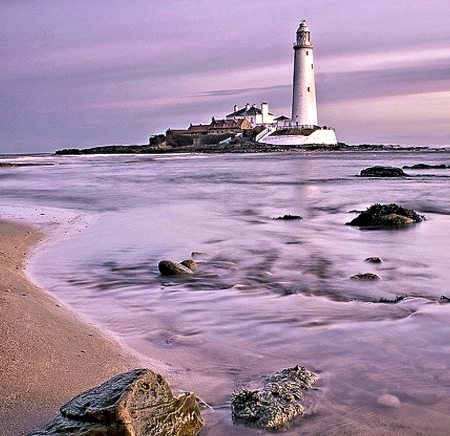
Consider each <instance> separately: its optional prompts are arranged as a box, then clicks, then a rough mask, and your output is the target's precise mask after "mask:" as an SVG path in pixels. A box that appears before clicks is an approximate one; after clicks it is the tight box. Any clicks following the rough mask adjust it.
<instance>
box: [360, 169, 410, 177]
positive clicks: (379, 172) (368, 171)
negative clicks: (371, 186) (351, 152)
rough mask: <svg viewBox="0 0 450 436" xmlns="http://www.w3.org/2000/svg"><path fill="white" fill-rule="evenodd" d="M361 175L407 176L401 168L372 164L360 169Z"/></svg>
mask: <svg viewBox="0 0 450 436" xmlns="http://www.w3.org/2000/svg"><path fill="white" fill-rule="evenodd" d="M360 175H361V177H408V174H406V173H405V172H404V171H403V170H402V169H401V168H396V167H382V166H374V167H370V168H366V169H364V170H361V172H360Z"/></svg>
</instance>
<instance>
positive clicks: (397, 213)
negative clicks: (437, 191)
mask: <svg viewBox="0 0 450 436" xmlns="http://www.w3.org/2000/svg"><path fill="white" fill-rule="evenodd" d="M424 219H425V217H424V216H423V215H419V214H418V213H417V212H415V211H413V210H411V209H405V208H404V207H401V206H398V205H397V204H395V203H391V204H379V203H376V204H374V205H372V206H370V207H368V208H367V209H366V210H365V211H363V212H361V213H360V214H359V215H358V216H357V217H356V218H354V219H353V220H352V221H350V222H349V223H347V224H348V225H350V226H360V227H367V226H372V227H373V226H375V227H377V226H380V227H386V226H388V227H389V226H391V227H392V226H403V225H405V224H412V223H418V222H420V221H423V220H424Z"/></svg>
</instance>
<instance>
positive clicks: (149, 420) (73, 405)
mask: <svg viewBox="0 0 450 436" xmlns="http://www.w3.org/2000/svg"><path fill="white" fill-rule="evenodd" d="M203 426H204V421H203V419H202V416H201V414H200V411H199V409H198V405H197V402H196V399H195V396H194V394H193V393H191V392H185V393H183V394H181V395H179V396H177V397H174V396H173V393H172V390H171V389H170V387H169V385H168V384H167V382H166V380H165V379H164V378H163V377H162V376H161V375H160V374H157V373H155V372H153V371H151V370H149V369H136V370H134V371H131V372H128V373H125V374H120V375H118V376H116V377H114V378H112V379H110V380H108V381H107V382H105V383H103V384H102V385H100V386H97V387H95V388H93V389H90V390H88V391H86V392H84V393H82V394H80V395H78V396H77V397H75V398H73V399H72V400H71V401H69V402H68V403H66V404H65V405H64V406H62V407H61V409H60V414H59V415H58V416H57V417H56V418H55V419H54V420H53V421H52V422H51V423H50V424H49V425H48V426H47V427H46V428H45V429H43V430H41V431H38V432H35V433H32V434H30V435H29V436H94V435H95V436H138V435H139V436H166V435H173V436H191V435H192V436H194V435H196V434H198V433H199V431H200V430H201V429H202V427H203Z"/></svg>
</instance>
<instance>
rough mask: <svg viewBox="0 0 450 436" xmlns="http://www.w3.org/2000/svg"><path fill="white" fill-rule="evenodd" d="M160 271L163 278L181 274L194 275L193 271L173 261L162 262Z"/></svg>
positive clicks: (159, 265)
mask: <svg viewBox="0 0 450 436" xmlns="http://www.w3.org/2000/svg"><path fill="white" fill-rule="evenodd" d="M158 270H159V272H160V273H161V275H163V276H173V275H179V274H192V269H190V268H188V267H187V266H185V265H182V264H181V263H177V262H173V261H171V260H161V261H160V262H159V263H158Z"/></svg>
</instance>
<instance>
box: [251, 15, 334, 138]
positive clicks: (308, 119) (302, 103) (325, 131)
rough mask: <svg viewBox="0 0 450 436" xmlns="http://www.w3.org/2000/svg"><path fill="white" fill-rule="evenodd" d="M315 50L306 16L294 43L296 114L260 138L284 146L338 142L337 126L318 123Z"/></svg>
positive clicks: (293, 113) (294, 106)
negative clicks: (335, 127)
mask: <svg viewBox="0 0 450 436" xmlns="http://www.w3.org/2000/svg"><path fill="white" fill-rule="evenodd" d="M313 50H314V46H313V45H312V44H311V32H310V30H309V28H308V25H307V24H306V21H305V20H303V21H302V22H301V23H300V25H299V27H298V29H297V39H296V41H295V44H294V81H293V86H292V88H293V89H292V118H291V119H290V120H289V119H288V120H284V121H283V123H279V124H277V127H276V128H272V129H266V132H265V133H264V132H262V134H261V136H260V138H258V139H257V141H259V142H264V143H265V144H271V145H280V146H304V145H308V146H309V145H311V146H324V145H325V146H335V145H337V138H336V132H335V131H334V129H333V128H332V127H326V126H323V127H320V126H319V125H318V121H317V102H316V81H315V79H314V58H313Z"/></svg>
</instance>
